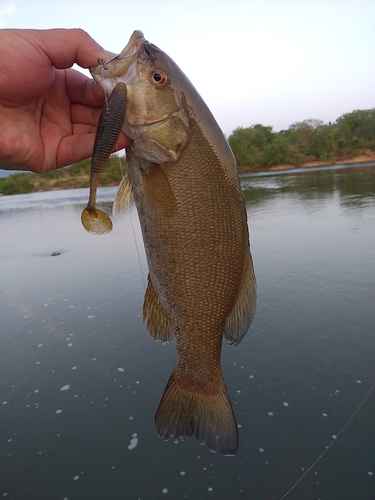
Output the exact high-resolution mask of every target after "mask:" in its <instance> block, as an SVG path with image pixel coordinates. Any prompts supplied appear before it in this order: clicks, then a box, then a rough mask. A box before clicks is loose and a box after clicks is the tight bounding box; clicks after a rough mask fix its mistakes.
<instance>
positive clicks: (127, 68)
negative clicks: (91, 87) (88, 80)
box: [90, 30, 148, 93]
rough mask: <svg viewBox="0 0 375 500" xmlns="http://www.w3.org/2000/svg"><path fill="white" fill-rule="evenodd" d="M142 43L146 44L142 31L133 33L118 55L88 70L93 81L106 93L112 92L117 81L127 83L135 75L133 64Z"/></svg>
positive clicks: (134, 65)
mask: <svg viewBox="0 0 375 500" xmlns="http://www.w3.org/2000/svg"><path fill="white" fill-rule="evenodd" d="M144 43H148V42H146V40H145V38H144V36H143V33H142V31H139V30H136V31H134V32H133V34H132V36H131V37H130V40H129V42H128V43H127V45H126V47H125V48H124V49H123V50H122V51H121V52H120V54H118V55H117V56H115V57H112V58H111V59H108V61H105V62H103V63H102V64H99V66H93V67H91V68H90V73H91V75H92V76H93V78H94V80H95V81H96V82H97V83H99V84H100V85H101V86H103V87H104V88H105V90H106V92H107V93H110V92H111V91H112V89H113V88H114V87H115V85H116V83H117V82H118V81H119V79H121V80H122V81H123V82H124V83H128V81H129V80H131V79H132V77H133V76H134V74H135V71H136V64H134V63H135V62H136V60H137V56H138V53H139V51H140V50H141V49H142V46H143V44H144Z"/></svg>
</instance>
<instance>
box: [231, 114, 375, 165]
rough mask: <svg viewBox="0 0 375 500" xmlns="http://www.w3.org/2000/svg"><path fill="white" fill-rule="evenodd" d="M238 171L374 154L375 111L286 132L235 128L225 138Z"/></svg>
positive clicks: (308, 122)
mask: <svg viewBox="0 0 375 500" xmlns="http://www.w3.org/2000/svg"><path fill="white" fill-rule="evenodd" d="M228 142H229V144H230V146H231V148H232V150H233V153H234V155H235V157H236V160H237V164H238V168H239V170H243V171H244V170H259V169H262V168H267V167H271V166H273V165H278V164H282V163H287V164H291V165H295V166H300V165H302V164H304V163H307V162H310V161H323V162H327V163H330V162H333V161H337V160H343V159H345V158H349V157H351V156H352V157H353V156H355V155H356V154H357V153H358V152H360V151H361V150H373V151H375V108H374V109H368V110H357V111H352V112H351V113H346V114H344V115H342V116H341V117H340V118H338V119H337V120H336V121H335V122H334V123H331V122H330V123H328V125H326V124H324V123H323V122H322V121H321V120H304V121H302V122H297V123H293V124H292V125H290V127H289V128H288V129H287V130H281V131H280V132H273V131H272V127H266V126H264V125H259V124H258V125H253V126H252V127H248V128H243V127H238V128H236V130H234V131H233V132H232V134H231V135H230V136H229V137H228Z"/></svg>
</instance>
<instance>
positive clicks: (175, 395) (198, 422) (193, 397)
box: [155, 372, 238, 455]
mask: <svg viewBox="0 0 375 500" xmlns="http://www.w3.org/2000/svg"><path fill="white" fill-rule="evenodd" d="M155 424H156V430H157V433H158V435H159V437H160V438H162V439H164V440H165V441H167V440H168V439H169V438H174V439H177V441H178V439H181V440H183V439H184V438H185V437H191V436H195V437H196V439H197V441H198V442H199V443H200V444H202V445H206V446H207V447H208V448H209V449H210V450H211V451H213V452H218V453H222V454H223V455H235V453H236V451H237V448H238V429H237V424H236V419H235V416H234V413H233V409H232V405H231V402H230V399H229V396H228V393H227V388H226V386H225V382H224V379H223V378H222V380H221V384H220V391H219V392H218V393H217V394H215V395H213V396H212V395H205V394H202V393H197V392H190V391H187V390H186V389H183V388H182V387H180V386H179V385H178V383H177V382H176V377H175V374H174V372H173V373H172V375H171V377H170V379H169V381H168V384H167V386H166V388H165V390H164V394H163V397H162V399H161V402H160V404H159V408H158V409H157V412H156V415H155Z"/></svg>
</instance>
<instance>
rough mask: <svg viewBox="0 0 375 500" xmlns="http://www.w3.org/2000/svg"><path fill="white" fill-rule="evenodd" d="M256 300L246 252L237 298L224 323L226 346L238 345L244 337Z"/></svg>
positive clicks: (248, 254) (251, 264)
mask: <svg viewBox="0 0 375 500" xmlns="http://www.w3.org/2000/svg"><path fill="white" fill-rule="evenodd" d="M256 298H257V293H256V279H255V273H254V267H253V259H252V257H251V253H250V251H246V254H245V261H244V267H243V270H242V276H241V281H240V286H239V289H238V294H237V298H236V301H235V303H234V306H233V308H232V310H231V312H230V313H229V314H228V316H227V318H226V321H225V329H224V337H225V340H226V341H227V342H228V344H238V343H239V342H240V341H241V340H242V339H243V337H244V336H245V334H246V332H247V330H248V329H249V326H250V323H251V322H252V320H253V318H254V314H255V308H256Z"/></svg>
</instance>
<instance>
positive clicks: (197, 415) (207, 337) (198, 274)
mask: <svg viewBox="0 0 375 500" xmlns="http://www.w3.org/2000/svg"><path fill="white" fill-rule="evenodd" d="M90 71H91V73H92V75H93V77H94V79H95V80H96V81H97V82H98V83H99V84H100V85H101V86H102V88H103V89H104V90H105V92H106V94H107V95H108V96H109V97H108V103H107V106H106V107H105V108H104V110H103V113H102V116H101V119H100V123H99V126H98V132H97V138H96V141H95V146H94V152H93V160H92V173H91V185H90V200H89V204H88V207H87V209H86V210H85V211H84V212H83V215H82V222H83V224H84V225H85V227H86V228H87V229H88V230H89V231H90V232H94V233H96V234H102V233H105V232H108V231H109V230H110V229H111V221H110V219H109V218H108V217H107V216H106V215H105V214H101V213H99V212H100V211H98V210H97V209H96V207H95V193H96V186H97V179H98V175H99V174H100V170H101V169H102V168H103V166H104V163H105V160H106V158H107V157H108V156H109V154H110V152H111V151H112V149H113V147H114V144H115V143H116V140H117V139H116V138H117V137H118V135H119V133H120V131H121V129H123V130H124V132H125V133H126V135H127V136H128V137H130V138H131V139H132V140H133V142H132V144H131V145H130V146H129V147H128V148H127V149H126V158H127V168H128V171H127V175H126V176H125V177H124V178H123V180H122V181H121V183H120V186H119V190H118V193H117V195H116V198H115V202H114V214H115V215H118V214H120V213H121V212H122V211H123V210H124V209H125V208H126V207H127V206H128V205H129V203H131V201H132V197H134V201H135V205H136V207H137V211H138V215H139V220H140V224H141V229H142V236H143V241H144V246H145V251H146V256H147V261H148V267H149V275H148V284H147V289H146V293H145V299H144V305H143V317H144V321H145V322H146V325H147V329H148V331H149V333H150V336H151V337H152V338H153V339H155V340H159V341H162V342H167V341H169V340H172V339H173V338H175V339H176V347H177V352H178V359H177V364H176V367H175V369H174V371H173V373H172V375H171V377H170V379H169V381H168V383H167V386H166V388H165V391H164V394H163V397H162V399H161V402H160V404H159V407H158V409H157V412H156V415H155V424H156V429H157V433H158V435H159V436H160V437H161V438H163V439H165V440H168V439H169V438H172V439H174V440H175V441H176V440H177V441H178V440H179V439H181V440H183V439H184V438H185V437H191V436H195V437H196V439H197V440H198V442H199V443H201V444H205V445H206V446H207V447H208V448H209V449H210V450H211V451H213V452H219V453H222V454H225V455H234V454H235V453H236V451H237V448H238V429H237V424H236V420H235V416H234V413H233V409H232V405H231V402H230V399H229V396H228V392H227V388H226V385H225V382H224V378H223V374H222V370H221V365H220V357H221V348H222V341H223V337H224V338H225V339H226V341H227V342H228V343H230V344H238V343H239V342H240V341H241V339H242V338H243V337H244V335H245V334H246V332H247V330H248V328H249V326H250V323H251V321H252V319H253V316H254V313H255V306H256V279H255V274H254V269H253V262H252V257H251V253H250V244H249V233H248V227H247V216H246V210H245V204H244V199H243V195H242V191H241V187H240V183H239V179H238V174H237V167H236V163H235V159H234V156H233V154H232V151H231V149H230V147H229V145H228V143H227V141H226V139H225V137H224V135H223V133H222V131H221V130H220V128H219V126H218V125H217V123H216V121H215V119H214V117H213V116H212V114H211V112H210V111H209V109H208V108H207V106H206V104H205V103H204V102H203V100H202V99H201V97H200V96H199V94H198V93H197V91H196V90H195V89H194V87H193V86H192V84H191V83H190V81H189V80H188V78H187V77H186V76H185V75H184V74H183V73H182V71H181V70H180V69H179V68H178V66H177V65H176V64H175V63H174V61H172V59H171V58H170V57H168V55H167V54H165V53H164V52H162V51H161V50H160V49H158V48H157V47H156V46H155V45H153V44H151V43H149V42H147V41H146V40H145V39H144V37H143V34H142V33H141V32H140V31H135V32H134V33H133V35H132V36H131V38H130V40H129V43H128V44H127V46H126V47H125V49H124V50H123V51H122V52H121V53H120V54H119V55H118V56H117V57H115V58H113V59H111V60H110V61H107V62H105V63H104V64H102V65H100V66H98V67H95V68H91V69H90ZM112 116H113V119H112ZM108 137H110V139H108ZM113 141H114V142H113ZM107 219H108V220H107ZM108 221H109V222H108Z"/></svg>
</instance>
